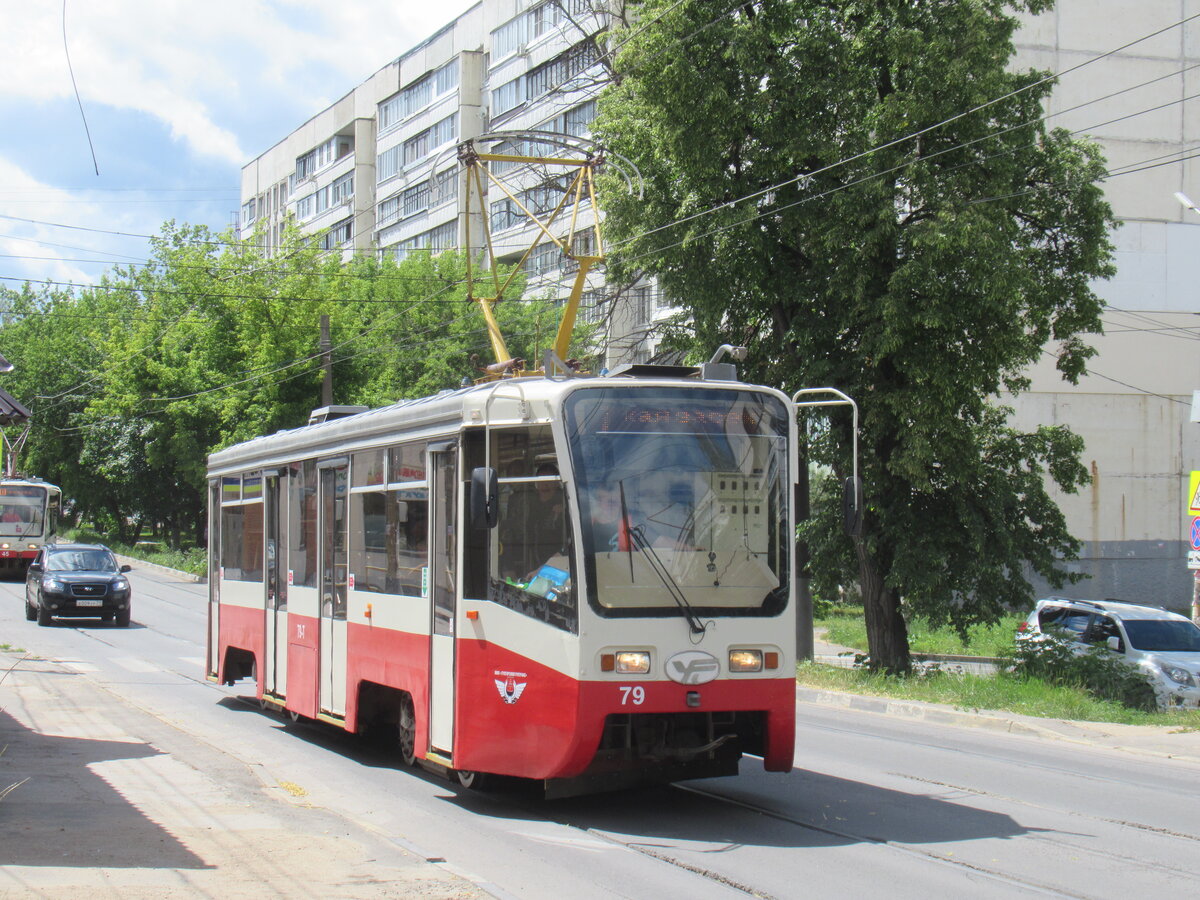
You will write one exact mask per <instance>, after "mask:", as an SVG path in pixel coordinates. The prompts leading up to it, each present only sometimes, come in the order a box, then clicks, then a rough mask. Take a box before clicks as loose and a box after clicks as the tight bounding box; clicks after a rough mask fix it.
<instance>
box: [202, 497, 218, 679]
mask: <svg viewBox="0 0 1200 900" xmlns="http://www.w3.org/2000/svg"><path fill="white" fill-rule="evenodd" d="M208 548H209V549H208V654H207V656H208V660H207V662H206V664H205V669H206V674H208V675H210V676H211V677H213V678H216V677H217V668H218V665H219V660H218V659H217V656H218V654H219V653H220V639H221V627H220V618H221V577H220V575H221V567H220V565H219V563H218V560H219V559H220V554H221V487H220V482H219V481H216V480H213V481H211V482H209V486H208Z"/></svg>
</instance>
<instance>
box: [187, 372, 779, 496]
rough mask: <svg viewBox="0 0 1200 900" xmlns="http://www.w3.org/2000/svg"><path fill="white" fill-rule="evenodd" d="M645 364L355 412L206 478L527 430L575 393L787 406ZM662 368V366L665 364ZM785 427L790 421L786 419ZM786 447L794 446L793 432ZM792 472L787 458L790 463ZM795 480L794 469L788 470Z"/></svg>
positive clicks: (239, 452)
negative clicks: (646, 391) (715, 394)
mask: <svg viewBox="0 0 1200 900" xmlns="http://www.w3.org/2000/svg"><path fill="white" fill-rule="evenodd" d="M653 369H654V367H653V366H644V367H639V371H638V372H637V374H636V376H627V375H622V374H617V375H609V376H595V377H588V376H584V377H572V378H564V379H552V378H538V377H532V378H514V379H504V380H501V381H493V382H488V383H486V384H480V385H473V386H471V387H466V388H461V389H459V390H447V391H443V392H442V393H439V394H435V395H433V396H430V397H422V398H419V399H416V400H402V401H400V402H398V403H394V404H391V405H389V406H383V407H380V408H378V409H372V410H369V411H367V412H362V413H358V414H356V415H351V416H346V417H344V418H339V419H333V420H331V421H328V422H322V423H319V424H316V425H305V426H302V427H300V428H294V429H290V430H287V431H279V432H276V433H275V434H271V435H265V436H263V437H259V438H254V439H252V440H249V441H246V442H244V443H241V444H237V445H235V446H233V447H229V448H227V449H225V450H219V451H217V452H215V453H213V454H211V455H210V456H209V458H208V472H209V477H219V476H221V475H227V474H233V473H237V472H245V471H249V470H252V469H257V468H262V467H270V466H273V465H279V464H282V463H284V462H286V461H288V460H295V459H301V458H310V459H311V458H317V457H321V456H335V455H342V454H346V453H353V452H354V451H356V450H360V449H365V448H368V447H372V446H376V445H378V444H379V442H380V441H385V440H389V439H394V437H395V436H396V435H397V434H398V433H403V434H405V436H406V437H411V438H420V437H434V436H436V435H449V434H452V433H455V432H457V431H458V430H459V429H460V428H462V427H464V426H483V425H493V426H495V425H507V426H518V425H532V424H534V423H546V422H551V421H554V420H555V419H557V418H558V416H559V414H560V412H559V411H560V410H561V408H562V400H563V398H564V397H565V396H566V395H567V394H568V393H570V392H572V391H575V390H580V389H584V390H586V389H588V388H596V387H601V386H606V387H627V386H635V385H636V386H637V387H639V388H642V387H647V388H650V387H671V388H679V387H695V388H697V389H701V390H705V391H708V390H716V391H720V390H732V391H745V390H754V391H762V392H765V393H769V394H771V395H773V396H775V397H778V398H779V400H780V401H781V402H783V403H785V404H787V405H788V406H789V407H790V406H791V404H790V401H789V399H788V397H787V396H786V395H785V394H783V393H781V392H779V391H777V390H775V389H773V388H766V387H761V386H754V385H747V384H744V383H742V382H738V381H708V380H704V381H701V380H699V379H696V378H686V377H655V376H654V375H650V374H647V375H643V374H642V372H647V373H649V372H652V371H653ZM668 369H669V367H668ZM792 422H793V428H794V422H795V418H794V416H793V417H792ZM789 444H792V445H794V434H793V435H792V440H791V441H789ZM790 464H791V468H793V469H794V466H795V459H794V458H793V459H792V460H790ZM790 475H791V477H792V480H793V481H794V480H795V471H792V472H791V473H790Z"/></svg>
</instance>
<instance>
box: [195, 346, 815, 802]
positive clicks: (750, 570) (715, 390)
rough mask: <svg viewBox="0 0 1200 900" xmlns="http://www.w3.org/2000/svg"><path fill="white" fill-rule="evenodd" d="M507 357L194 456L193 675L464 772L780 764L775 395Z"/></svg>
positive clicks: (781, 509) (584, 777) (784, 687)
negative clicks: (425, 389)
mask: <svg viewBox="0 0 1200 900" xmlns="http://www.w3.org/2000/svg"><path fill="white" fill-rule="evenodd" d="M703 374H704V370H703V369H691V368H687V367H673V368H669V369H660V368H656V367H652V366H638V367H629V368H628V369H627V370H626V371H624V372H621V373H614V374H613V375H609V376H603V377H570V378H554V379H552V378H518V379H507V380H501V381H494V382H490V383H486V384H482V385H477V386H474V387H468V388H464V389H461V390H458V391H452V392H451V391H447V392H444V393H442V394H439V395H437V396H435V397H429V398H425V399H421V400H412V401H405V402H401V403H397V404H395V405H392V406H388V407H385V408H382V409H376V410H371V411H363V412H357V413H354V414H351V415H348V416H345V417H341V418H336V419H332V420H328V421H323V422H318V423H317V424H310V425H308V426H306V427H303V428H297V429H295V430H291V431H284V432H280V433H278V434H274V435H270V436H267V437H262V438H258V439H255V440H251V441H248V442H246V443H243V444H239V445H237V446H234V447H230V448H229V449H226V450H222V451H219V452H217V453H214V454H212V455H211V456H210V457H209V479H210V492H211V493H210V501H211V510H210V541H209V544H210V548H211V549H210V572H209V574H210V578H209V584H210V604H209V615H210V628H209V648H208V675H209V677H210V678H212V679H215V680H218V681H220V682H222V683H233V682H235V681H236V680H238V679H239V678H243V677H254V678H255V679H256V681H257V690H258V695H259V697H260V698H261V699H262V700H263V701H264V702H266V703H270V704H275V705H277V706H278V707H280V708H282V709H285V710H287V711H288V712H290V713H291V714H292V715H293V716H305V717H309V718H313V719H320V720H322V721H325V722H330V723H333V724H336V725H337V726H339V727H342V728H344V729H346V730H347V731H351V732H358V731H363V730H365V729H366V728H368V727H370V726H378V725H387V726H390V727H392V728H394V729H395V732H396V733H397V735H398V740H399V749H400V752H401V754H402V756H403V758H404V759H405V761H407V762H410V763H412V762H418V761H419V762H421V763H422V764H424V765H426V766H427V767H441V768H442V769H444V770H445V771H447V772H452V773H456V774H457V776H458V777H459V779H460V780H461V781H462V782H463V783H464V784H467V785H470V784H472V783H474V782H475V781H476V779H477V778H478V777H479V775H480V774H483V773H496V774H501V775H510V776H519V777H523V778H530V779H538V780H542V781H544V782H545V786H546V789H547V793H548V794H550V795H562V794H568V793H576V792H581V791H587V790H596V789H604V788H609V787H615V786H623V785H632V784H637V783H642V782H650V781H670V780H675V779H681V778H694V777H702V776H711V775H726V774H732V773H735V772H736V771H737V765H738V760H739V758H740V757H741V756H742V754H752V755H756V756H760V757H762V759H763V762H764V765H765V767H766V769H768V770H770V771H787V770H790V769H791V767H792V757H793V742H794V724H795V657H796V649H795V641H796V637H795V632H796V624H795V622H796V617H795V596H794V594H795V588H794V585H795V579H794V577H793V572H792V566H793V553H792V547H793V538H792V535H793V534H794V530H793V512H792V504H791V497H792V485H793V483H794V476H795V466H796V461H795V456H794V452H793V448H794V447H795V428H796V426H795V419H794V407H793V406H792V404H791V403H790V402H789V400H788V398H787V397H786V396H785V395H783V394H781V393H779V392H778V391H775V390H772V389H770V388H765V387H755V386H750V385H746V384H742V383H740V382H737V381H717V380H704V378H703Z"/></svg>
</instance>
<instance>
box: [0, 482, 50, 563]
mask: <svg viewBox="0 0 1200 900" xmlns="http://www.w3.org/2000/svg"><path fill="white" fill-rule="evenodd" d="M61 503H62V491H60V490H59V489H58V487H57V486H55V485H53V484H50V483H48V482H45V481H42V480H41V479H40V478H24V477H21V476H20V475H17V476H12V477H4V478H0V572H15V573H16V574H19V575H22V576H24V574H25V570H26V569H27V568H29V563H30V562H31V561H32V560H33V558H34V557H35V556H37V554H38V551H39V550H40V549H41V548H42V545H43V544H45V543H47V542H48V541H52V540H54V538H55V537H56V536H57V534H58V514H59V510H60V507H61Z"/></svg>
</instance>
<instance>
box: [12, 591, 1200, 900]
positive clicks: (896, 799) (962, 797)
mask: <svg viewBox="0 0 1200 900" xmlns="http://www.w3.org/2000/svg"><path fill="white" fill-rule="evenodd" d="M133 580H134V590H135V597H136V600H135V606H134V613H133V618H134V625H133V627H131V628H129V629H118V628H111V627H106V626H102V625H100V624H98V623H97V624H79V623H76V624H67V625H59V626H55V627H51V628H39V627H38V626H37V625H35V624H34V623H31V622H26V621H25V620H24V615H23V609H22V606H21V602H20V586H18V585H15V584H11V583H5V584H0V644H8V645H9V646H10V649H9V650H7V651H6V652H4V653H3V654H0V678H3V680H2V681H0V747H6V748H7V749H6V751H5V754H4V755H3V756H0V792H2V791H3V790H4V789H5V788H6V787H7V786H8V785H10V784H17V785H18V786H17V787H15V788H14V789H13V790H12V791H11V792H10V793H9V794H8V795H7V796H5V797H4V798H3V799H0V827H3V828H4V833H3V840H0V865H2V866H3V869H2V870H0V896H4V897H8V896H13V897H25V896H38V897H40V896H46V897H58V896H63V897H66V896H71V897H76V896H79V895H80V894H81V893H83V892H85V891H86V892H90V893H92V894H95V895H97V896H114V897H115V896H120V897H122V898H126V897H141V896H145V897H174V896H178V897H192V896H212V897H217V896H220V897H222V898H228V897H241V896H247V897H248V896H251V894H253V895H254V896H261V895H262V894H263V893H274V894H276V895H278V896H298V897H393V896H420V897H477V896H488V895H491V896H497V897H520V898H547V900H550V898H553V900H561V898H563V897H570V898H572V900H574V898H577V897H630V898H644V897H655V898H673V897H680V898H684V897H686V898H706V897H738V896H742V897H745V896H747V895H751V896H759V897H778V898H784V897H799V896H804V897H825V896H842V895H845V894H846V893H847V892H868V891H869V892H871V893H886V895H887V896H889V897H928V896H931V895H932V896H948V895H970V896H972V897H976V896H985V897H986V896H996V897H1000V896H1004V897H1010V896H1014V895H1017V896H1020V895H1024V894H1030V895H1043V896H1044V895H1047V894H1049V895H1051V896H1067V897H1122V898H1127V897H1128V896H1130V894H1131V893H1133V892H1135V891H1136V892H1138V893H1150V892H1153V893H1155V894H1160V895H1165V894H1166V892H1168V891H1173V890H1174V891H1178V890H1181V889H1182V890H1185V891H1186V890H1188V889H1192V890H1194V889H1195V887H1196V885H1197V884H1200V816H1198V815H1197V813H1196V810H1197V808H1198V801H1200V765H1198V764H1197V763H1196V762H1195V761H1192V760H1185V759H1168V758H1165V757H1162V756H1156V755H1155V756H1152V755H1142V754H1136V753H1128V752H1121V751H1115V750H1112V749H1108V748H1102V747H1095V746H1091V745H1089V744H1086V743H1078V742H1074V741H1061V740H1057V741H1047V740H1042V739H1038V738H1037V737H1034V736H1030V735H1022V734H1006V733H1001V732H998V731H994V730H983V729H970V728H962V727H955V726H952V725H944V724H939V723H936V722H931V721H912V720H908V719H904V718H899V717H896V716H885V715H878V714H874V713H871V712H866V711H860V710H858V709H850V708H834V707H829V706H823V705H820V704H815V703H806V702H805V703H800V704H799V707H798V708H799V724H798V735H797V738H798V739H797V763H796V764H797V768H796V769H795V770H794V771H793V772H792V773H790V774H787V775H775V774H771V775H768V774H766V773H764V772H762V771H761V766H760V765H759V763H758V762H757V761H756V760H753V759H748V760H746V761H744V762H743V765H742V773H743V774H742V775H740V776H738V777H737V778H726V779H717V780H712V781H703V782H692V783H689V784H686V785H680V786H675V787H667V788H660V789H655V790H648V791H639V792H626V793H620V794H611V795H602V796H597V797H590V798H579V799H573V800H561V801H554V802H545V801H543V800H541V799H540V798H539V797H538V796H537V795H536V792H535V791H533V790H531V789H530V788H529V786H527V785H521V784H507V785H502V786H501V788H500V789H499V790H497V791H496V792H494V793H488V794H481V793H471V792H468V791H465V790H462V789H460V788H458V787H457V786H453V785H451V784H449V783H448V782H446V781H444V780H442V779H440V778H438V777H436V776H433V775H429V774H426V773H422V772H419V771H413V770H406V769H402V768H401V767H400V766H399V764H398V761H397V759H396V754H395V753H394V752H392V751H391V749H390V748H386V747H378V746H374V745H372V744H370V743H368V742H366V741H364V740H362V739H359V738H357V737H354V736H348V735H344V734H341V733H339V732H337V731H336V730H334V729H331V728H327V727H325V726H320V725H315V724H304V723H295V724H293V723H291V722H289V721H287V720H285V719H281V718H280V717H278V716H276V715H273V714H271V713H267V712H263V711H261V710H259V709H258V707H257V705H255V704H253V703H250V702H246V701H245V700H244V699H243V698H244V697H246V696H247V695H250V694H252V693H253V689H252V686H251V685H249V684H248V683H246V684H243V685H238V686H234V687H233V688H221V687H218V686H215V685H212V684H210V683H208V682H206V681H205V680H204V679H203V674H202V667H203V662H202V660H203V653H204V651H203V636H204V592H205V588H204V586H203V585H195V584H189V583H183V582H179V581H177V580H175V579H172V578H170V577H169V576H165V575H162V574H157V573H153V572H148V571H135V572H134V573H133ZM11 648H19V649H18V650H14V649H11ZM6 672H7V674H6ZM25 778H28V779H29V780H28V781H22V779H25Z"/></svg>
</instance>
